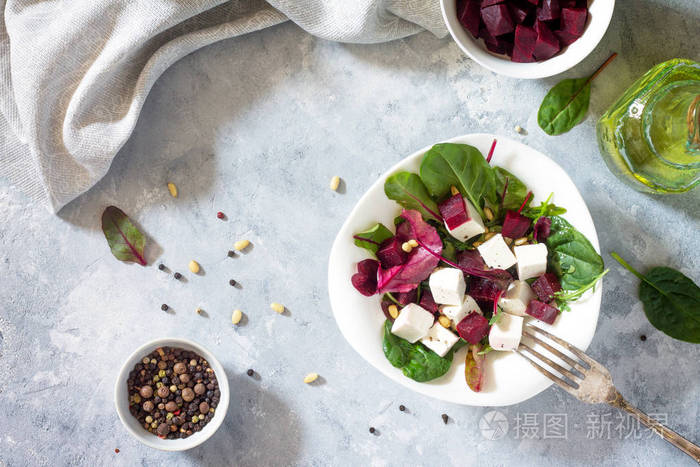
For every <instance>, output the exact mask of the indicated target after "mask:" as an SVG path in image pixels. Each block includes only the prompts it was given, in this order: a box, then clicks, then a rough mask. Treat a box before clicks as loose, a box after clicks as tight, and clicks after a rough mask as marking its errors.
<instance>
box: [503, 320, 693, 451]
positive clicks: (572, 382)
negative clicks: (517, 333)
mask: <svg viewBox="0 0 700 467" xmlns="http://www.w3.org/2000/svg"><path fill="white" fill-rule="evenodd" d="M535 333H539V334H542V335H543V336H546V337H547V338H549V339H551V340H552V341H554V342H555V343H557V344H559V345H560V346H561V347H563V348H564V349H566V350H568V351H569V352H571V354H573V355H575V356H576V357H577V358H571V357H570V356H568V355H566V354H565V353H564V352H562V351H561V350H559V349H557V348H556V347H554V346H553V345H551V344H550V343H548V342H547V341H545V340H543V339H541V338H539V337H537V336H536V335H535ZM523 336H527V337H528V338H529V339H531V340H532V341H534V342H536V343H537V344H539V345H541V346H542V347H544V348H545V349H547V350H548V351H549V352H551V353H552V354H553V355H556V356H557V357H558V358H560V359H561V360H562V361H564V362H566V363H567V364H568V365H570V366H571V369H567V368H564V367H563V366H562V365H560V364H559V363H557V362H555V361H553V360H552V359H550V358H549V357H547V356H546V355H543V354H542V353H541V352H539V351H537V350H535V349H533V348H532V347H530V346H528V345H526V344H525V343H523V342H521V343H520V346H519V347H518V348H517V350H516V352H517V353H518V354H520V355H521V356H522V357H523V358H525V359H527V360H528V361H529V362H530V363H532V365H533V366H534V367H535V368H536V369H537V370H538V371H539V372H540V373H542V374H543V375H545V376H546V377H547V378H549V379H551V380H552V381H554V382H555V383H556V384H557V385H558V386H559V387H560V388H562V389H564V390H565V391H566V392H568V393H569V394H571V395H572V396H574V397H575V398H577V399H578V400H580V401H583V402H587V403H589V404H602V403H606V404H610V405H611V406H613V407H616V408H618V409H624V410H626V411H627V412H629V413H630V414H632V415H633V416H634V417H636V418H637V420H639V421H640V422H641V423H643V424H644V425H646V426H647V427H648V428H649V429H651V430H653V431H654V432H656V433H657V434H659V435H660V436H662V437H663V438H664V439H665V440H666V441H668V442H669V443H671V444H673V445H674V446H675V447H677V448H678V449H680V450H681V451H683V452H684V453H686V454H688V455H689V456H690V457H692V458H693V459H694V460H695V461H696V462H697V463H698V464H700V446H697V445H695V444H693V443H691V442H690V441H688V440H687V439H685V438H684V437H682V436H681V435H679V434H678V433H676V432H675V431H673V430H670V429H669V428H666V427H665V426H664V425H662V424H661V423H659V422H658V421H656V420H654V419H653V418H651V417H649V416H648V415H647V414H645V413H644V412H642V411H641V410H639V409H637V408H636V407H634V406H632V405H631V404H630V403H629V402H627V401H626V400H625V399H624V398H623V397H622V395H621V394H620V393H619V392H618V390H617V389H615V386H614V385H613V381H612V377H611V376H610V372H609V371H608V370H607V368H605V367H604V366H603V365H601V364H600V363H598V362H596V361H595V360H593V359H592V358H591V357H589V356H588V355H586V354H585V353H583V351H581V350H580V349H577V348H576V347H574V346H573V345H571V344H569V343H568V342H566V341H565V340H563V339H561V338H559V337H557V336H555V335H553V334H551V333H549V332H547V331H545V330H544V329H542V328H539V327H537V326H533V325H532V324H527V325H525V327H524V328H523ZM533 357H534V358H533ZM542 362H544V363H545V364H546V365H547V366H549V367H550V368H551V369H553V370H555V371H556V372H557V373H559V376H557V375H555V374H554V373H552V372H550V371H549V370H547V369H546V368H545V367H544V366H543V365H542Z"/></svg>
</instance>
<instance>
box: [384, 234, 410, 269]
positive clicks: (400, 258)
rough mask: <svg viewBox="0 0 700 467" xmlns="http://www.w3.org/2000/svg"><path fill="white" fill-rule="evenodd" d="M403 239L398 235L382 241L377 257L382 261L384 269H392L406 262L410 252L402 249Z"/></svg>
mask: <svg viewBox="0 0 700 467" xmlns="http://www.w3.org/2000/svg"><path fill="white" fill-rule="evenodd" d="M402 243H403V242H402V241H401V240H399V239H398V238H396V237H392V238H388V239H386V240H384V241H383V242H382V244H381V245H380V246H379V249H378V250H377V258H378V259H379V262H380V263H382V269H390V268H393V267H394V266H399V265H401V264H403V263H405V262H406V259H407V258H408V253H406V252H405V251H403V250H402V249H401V245H402Z"/></svg>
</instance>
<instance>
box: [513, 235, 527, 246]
mask: <svg viewBox="0 0 700 467" xmlns="http://www.w3.org/2000/svg"><path fill="white" fill-rule="evenodd" d="M526 243H527V237H520V238H518V239H516V240H515V245H516V246H520V245H525V244H526Z"/></svg>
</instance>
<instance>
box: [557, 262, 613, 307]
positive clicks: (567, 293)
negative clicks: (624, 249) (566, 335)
mask: <svg viewBox="0 0 700 467" xmlns="http://www.w3.org/2000/svg"><path fill="white" fill-rule="evenodd" d="M607 273H608V270H607V269H606V270H605V271H603V272H601V273H600V274H598V275H597V276H596V277H594V278H593V280H591V281H590V282H589V283H588V284H586V285H584V286H582V287H580V288H578V289H576V290H560V291H559V292H555V293H554V298H555V299H556V301H557V308H559V309H560V310H566V311H570V308H569V306H568V304H569V302H574V301H576V300H578V299H579V298H581V297H582V296H583V294H584V293H586V292H587V291H589V290H590V289H592V288H593V287H595V285H596V284H597V283H598V281H599V280H600V279H602V278H603V276H604V275H606V274H607Z"/></svg>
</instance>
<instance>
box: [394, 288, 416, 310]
mask: <svg viewBox="0 0 700 467" xmlns="http://www.w3.org/2000/svg"><path fill="white" fill-rule="evenodd" d="M417 298H418V289H417V288H416V289H413V290H411V291H410V292H397V293H396V301H397V302H399V303H400V304H401V305H404V306H406V305H408V304H409V303H415V301H416V299H417Z"/></svg>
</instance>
